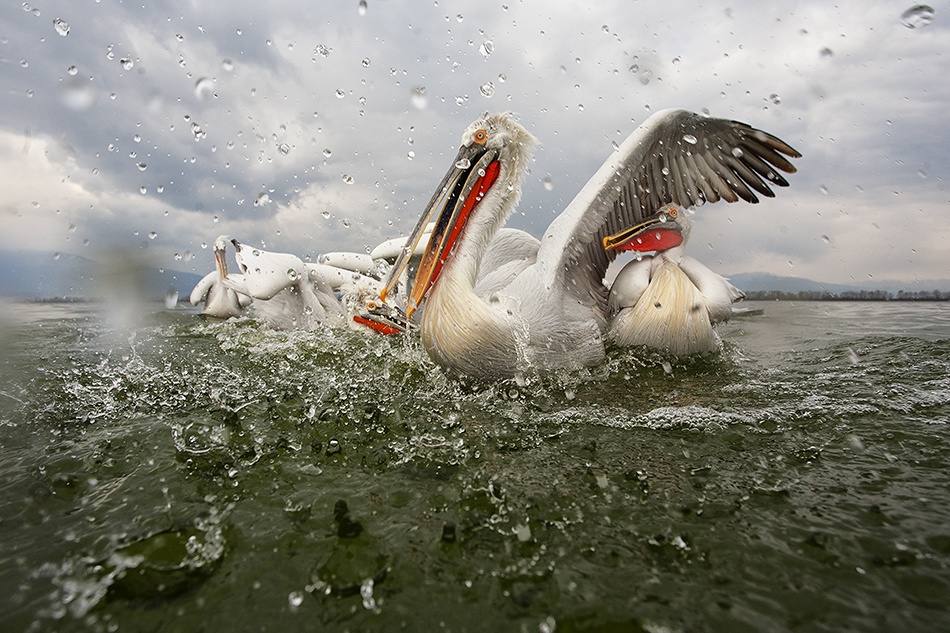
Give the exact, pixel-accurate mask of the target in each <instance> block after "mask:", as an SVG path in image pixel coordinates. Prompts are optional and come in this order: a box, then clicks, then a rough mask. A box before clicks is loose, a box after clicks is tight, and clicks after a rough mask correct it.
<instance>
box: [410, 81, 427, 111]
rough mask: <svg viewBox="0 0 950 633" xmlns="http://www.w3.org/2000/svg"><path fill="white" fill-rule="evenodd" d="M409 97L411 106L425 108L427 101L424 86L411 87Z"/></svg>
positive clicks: (418, 108)
mask: <svg viewBox="0 0 950 633" xmlns="http://www.w3.org/2000/svg"><path fill="white" fill-rule="evenodd" d="M409 99H410V101H412V105H413V107H415V108H416V109H417V110H425V109H426V105H428V101H429V100H428V99H427V98H426V89H425V86H418V87H416V88H413V89H412V93H411V94H410V95H409Z"/></svg>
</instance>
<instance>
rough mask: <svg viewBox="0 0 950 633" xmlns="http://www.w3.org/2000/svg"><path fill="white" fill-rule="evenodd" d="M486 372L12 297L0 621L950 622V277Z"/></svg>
mask: <svg viewBox="0 0 950 633" xmlns="http://www.w3.org/2000/svg"><path fill="white" fill-rule="evenodd" d="M745 307H749V308H764V310H765V313H764V315H760V316H752V317H743V318H737V319H734V320H733V321H732V322H730V323H728V324H726V325H725V326H724V327H722V328H721V329H720V334H721V336H722V338H723V340H724V342H725V343H724V348H723V351H722V352H721V353H719V354H714V355H710V356H706V357H702V358H692V359H686V360H683V359H675V358H667V357H664V356H663V355H661V354H656V353H654V352H649V351H645V350H623V351H617V350H615V351H613V352H612V353H611V354H610V356H609V359H608V362H607V363H606V365H605V366H603V367H599V368H596V369H591V370H589V371H583V372H566V373H561V374H553V375H545V376H525V377H520V378H519V379H518V380H517V381H510V382H503V383H496V384H491V385H474V384H472V385H470V384H462V383H459V382H455V381H451V380H449V379H447V378H445V377H444V376H443V375H442V373H441V372H440V371H439V370H438V369H437V368H435V367H434V366H433V365H432V364H431V363H430V362H429V360H428V359H427V358H426V356H425V354H424V353H423V352H422V351H421V348H420V346H419V344H418V341H417V340H413V339H411V338H404V337H399V338H393V337H390V338H383V337H366V336H360V335H357V334H353V333H350V332H342V331H338V330H334V331H327V332H318V333H304V332H290V333H288V332H274V331H269V330H266V329H263V328H262V327H260V326H258V325H257V324H255V323H254V322H251V321H246V320H244V321H232V322H224V323H222V322H213V321H210V320H207V319H204V318H202V317H200V316H199V315H197V314H195V313H194V312H193V311H190V310H184V309H178V310H173V311H167V310H164V309H161V308H160V305H159V304H156V306H154V307H149V308H148V309H144V310H139V311H137V312H136V311H131V312H126V313H123V314H119V315H118V316H116V315H115V314H114V312H115V311H114V310H110V309H108V306H105V305H34V304H4V305H2V306H0V345H2V360H0V596H2V597H0V630H2V631H5V632H15V631H54V630H55V631H114V630H117V631H211V630H215V631H393V630H409V631H531V632H534V631H546V632H551V631H555V630H556V631H559V632H568V631H611V632H621V631H651V632H658V631H669V632H679V631H683V632H686V631H750V632H752V631H755V632H760V631H829V632H830V631H836V632H837V631H849V630H850V631H905V630H906V631H950V600H948V598H950V468H948V464H950V304H947V303H917V304H913V303H755V302H750V303H747V304H745Z"/></svg>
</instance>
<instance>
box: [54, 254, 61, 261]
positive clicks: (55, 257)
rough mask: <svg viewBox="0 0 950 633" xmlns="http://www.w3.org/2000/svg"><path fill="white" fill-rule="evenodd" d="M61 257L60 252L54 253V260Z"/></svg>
mask: <svg viewBox="0 0 950 633" xmlns="http://www.w3.org/2000/svg"><path fill="white" fill-rule="evenodd" d="M59 258H60V254H59V253H58V252H56V253H53V260H54V261H55V260H58V259H59Z"/></svg>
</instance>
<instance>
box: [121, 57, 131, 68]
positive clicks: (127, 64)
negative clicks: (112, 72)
mask: <svg viewBox="0 0 950 633" xmlns="http://www.w3.org/2000/svg"><path fill="white" fill-rule="evenodd" d="M119 64H121V65H122V68H124V69H125V70H132V67H133V66H135V62H133V61H132V59H131V58H129V57H123V58H122V59H120V60H119Z"/></svg>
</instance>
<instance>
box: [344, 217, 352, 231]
mask: <svg viewBox="0 0 950 633" xmlns="http://www.w3.org/2000/svg"><path fill="white" fill-rule="evenodd" d="M342 224H343V228H344V229H348V228H350V227H351V226H353V223H352V222H350V219H349V218H343V221H342Z"/></svg>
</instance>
